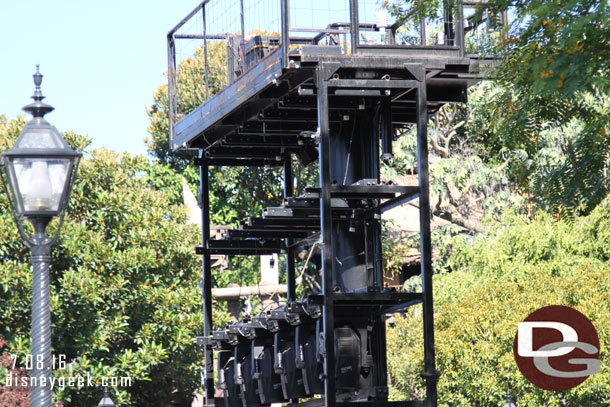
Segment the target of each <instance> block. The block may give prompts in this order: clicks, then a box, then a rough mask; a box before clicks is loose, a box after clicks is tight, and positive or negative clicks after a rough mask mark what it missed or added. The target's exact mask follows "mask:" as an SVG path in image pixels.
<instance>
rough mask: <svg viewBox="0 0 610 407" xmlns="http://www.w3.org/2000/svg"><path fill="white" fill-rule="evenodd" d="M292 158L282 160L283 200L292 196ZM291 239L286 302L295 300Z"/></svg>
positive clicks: (288, 246) (290, 240) (287, 243)
mask: <svg viewBox="0 0 610 407" xmlns="http://www.w3.org/2000/svg"><path fill="white" fill-rule="evenodd" d="M292 178H293V174H292V156H291V155H290V154H287V155H286V157H285V159H284V198H288V197H289V196H292V193H293V189H294V185H293V179H292ZM291 245H292V239H286V284H287V286H288V293H287V297H288V301H295V300H296V285H295V278H296V277H295V269H294V266H295V265H294V248H293V247H291Z"/></svg>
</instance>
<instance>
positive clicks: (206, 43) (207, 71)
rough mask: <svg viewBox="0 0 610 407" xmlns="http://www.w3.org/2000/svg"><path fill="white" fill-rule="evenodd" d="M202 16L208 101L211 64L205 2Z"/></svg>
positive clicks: (206, 98) (207, 96) (208, 96)
mask: <svg viewBox="0 0 610 407" xmlns="http://www.w3.org/2000/svg"><path fill="white" fill-rule="evenodd" d="M201 17H202V18H203V59H204V64H205V100H206V101H207V100H208V99H209V98H210V90H209V89H210V88H209V82H208V77H209V75H210V73H209V70H210V68H209V66H208V37H207V27H206V21H205V4H204V5H203V7H202V8H201Z"/></svg>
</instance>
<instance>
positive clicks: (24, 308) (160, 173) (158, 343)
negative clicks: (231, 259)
mask: <svg viewBox="0 0 610 407" xmlns="http://www.w3.org/2000/svg"><path fill="white" fill-rule="evenodd" d="M23 124H24V121H23V119H21V118H20V119H18V120H14V121H7V120H6V118H5V117H4V116H0V146H2V147H3V148H4V149H6V147H7V146H10V145H12V144H13V143H14V140H15V138H16V136H17V134H18V133H19V131H20V129H21V127H22V126H23ZM64 136H65V137H66V139H67V140H68V142H69V143H70V144H71V145H72V146H73V147H76V148H79V149H82V148H84V147H85V146H86V145H87V144H88V140H87V139H86V138H85V137H79V136H77V135H75V134H71V133H69V134H65V135H64ZM164 171H165V170H164V169H163V167H162V166H160V165H159V164H156V163H151V162H149V161H148V160H146V159H144V158H143V157H133V156H130V155H128V154H123V155H117V154H115V153H113V152H110V151H108V150H104V149H98V150H94V151H92V152H90V153H85V158H84V159H83V160H82V162H81V165H80V168H79V171H78V175H77V178H76V183H75V185H74V188H73V191H72V197H71V200H70V204H69V208H68V212H67V216H66V220H65V223H64V225H63V227H62V231H61V234H60V238H59V241H58V242H57V244H56V245H55V246H54V248H53V249H52V266H51V284H52V287H51V313H52V316H53V317H52V318H53V353H54V354H56V355H65V356H66V362H67V363H69V364H70V366H71V367H70V369H65V370H55V371H54V375H55V376H56V377H71V376H83V377H85V378H86V377H87V375H88V374H90V375H91V377H92V378H93V380H94V381H96V382H97V383H98V384H99V381H100V380H102V377H130V378H131V379H132V383H131V387H119V388H118V389H116V393H114V394H113V399H114V401H115V403H116V404H117V405H120V406H144V405H145V406H167V405H168V404H169V403H170V402H171V399H172V392H174V390H177V391H178V394H182V395H186V396H187V397H190V396H191V394H192V392H193V391H194V390H195V389H196V388H197V387H198V386H199V371H198V369H199V368H198V366H200V365H201V354H200V350H199V348H198V347H196V346H194V344H193V339H194V337H195V336H197V335H198V334H200V331H201V326H202V319H203V318H202V313H201V300H200V297H199V293H198V280H199V277H200V262H199V259H198V258H197V257H196V256H195V254H194V250H193V248H194V246H195V245H196V244H197V243H198V241H199V234H198V231H197V228H196V227H195V226H192V225H187V224H186V213H185V211H184V209H183V207H182V205H178V203H179V200H178V199H176V197H175V196H173V195H172V194H170V193H168V189H167V188H165V187H164V185H170V184H172V182H171V176H173V175H174V173H173V172H171V173H165V172H164ZM159 178H163V179H164V180H163V181H161V180H160V179H159ZM152 179H154V180H155V182H152V181H151V180H152ZM171 189H172V188H170V190H171ZM0 208H1V209H0V241H1V244H0V263H1V268H0V269H1V270H2V272H1V273H0V321H2V322H1V323H0V337H4V338H6V339H7V340H8V348H9V349H10V351H11V353H14V354H17V355H19V357H20V359H19V366H23V365H24V360H23V357H24V356H25V355H26V354H27V353H28V352H29V348H30V340H29V336H30V308H31V281H32V274H31V270H30V256H29V251H28V250H27V249H26V248H25V246H24V244H23V242H22V241H21V239H20V237H19V235H18V233H17V230H16V227H15V225H14V222H13V219H12V217H11V215H10V212H9V210H8V208H7V200H6V197H5V196H4V194H2V197H1V198H0ZM50 228H53V224H52V225H50ZM66 380H67V379H66ZM100 395H101V390H100V389H99V388H83V389H77V388H73V387H70V388H68V387H66V388H65V389H63V390H62V389H57V388H56V397H57V399H58V400H61V401H63V402H65V404H66V405H67V406H87V405H95V403H97V401H99V398H100Z"/></svg>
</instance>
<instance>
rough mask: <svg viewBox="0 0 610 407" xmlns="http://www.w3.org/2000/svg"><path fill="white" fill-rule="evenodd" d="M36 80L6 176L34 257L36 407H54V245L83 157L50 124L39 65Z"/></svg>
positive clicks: (7, 157) (6, 156)
mask: <svg viewBox="0 0 610 407" xmlns="http://www.w3.org/2000/svg"><path fill="white" fill-rule="evenodd" d="M33 76H34V84H35V85H36V90H35V92H34V96H32V99H34V103H31V104H29V105H27V106H25V107H24V108H23V110H25V111H26V112H27V113H30V114H31V115H32V116H33V118H32V120H30V121H29V122H28V123H27V124H26V126H25V127H24V128H23V130H22V131H21V134H20V135H19V137H18V138H17V141H15V144H14V145H13V148H11V149H10V150H9V151H7V152H5V153H3V154H1V164H2V170H3V171H2V172H1V176H2V184H3V186H4V191H5V192H6V195H7V197H8V201H9V206H10V208H11V212H12V214H13V218H14V219H15V224H16V225H17V229H18V230H19V234H20V236H21V238H22V239H23V241H24V243H25V245H26V246H27V247H29V248H30V250H31V254H32V273H33V279H32V280H33V283H32V331H31V335H32V349H31V353H30V356H31V358H32V369H31V371H30V407H51V405H52V402H53V391H52V387H51V375H52V371H51V369H52V366H51V305H50V297H51V292H50V279H49V266H50V263H51V246H53V244H55V242H56V241H57V237H58V236H59V231H60V229H61V225H62V223H63V219H64V215H65V213H66V207H67V204H68V199H69V197H70V190H71V189H72V184H73V182H74V178H75V175H76V169H77V167H78V162H79V160H80V158H81V156H82V154H81V153H80V152H77V151H74V150H72V149H71V148H70V146H69V145H68V143H66V140H64V139H63V137H62V136H61V135H60V134H59V132H58V131H57V129H56V128H55V127H53V126H52V125H51V124H50V123H49V122H47V121H46V120H45V119H44V115H45V114H47V113H49V112H51V111H52V110H54V109H53V107H52V106H49V105H47V104H46V103H43V102H42V99H44V96H43V95H42V92H41V90H40V84H41V83H42V75H41V74H40V72H39V71H38V66H36V73H35V74H34V75H33ZM55 217H59V223H58V225H57V230H56V231H55V234H54V235H53V236H52V237H49V236H48V235H47V234H46V228H47V225H48V224H49V222H51V220H53V218H55ZM26 221H27V222H30V223H31V224H32V226H33V227H34V234H33V235H32V236H28V235H27V233H26V231H25V229H24V225H23V224H24V222H26Z"/></svg>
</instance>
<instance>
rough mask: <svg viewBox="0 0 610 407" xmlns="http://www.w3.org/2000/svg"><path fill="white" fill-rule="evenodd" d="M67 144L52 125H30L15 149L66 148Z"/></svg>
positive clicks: (23, 132) (20, 137)
mask: <svg viewBox="0 0 610 407" xmlns="http://www.w3.org/2000/svg"><path fill="white" fill-rule="evenodd" d="M66 146H67V144H65V141H63V139H62V138H61V136H60V135H59V132H58V131H57V130H56V129H55V127H53V126H51V125H50V124H48V123H47V124H32V125H30V124H28V125H26V127H25V128H24V129H23V131H22V133H21V135H20V136H19V139H18V140H17V142H16V143H15V145H14V146H13V148H37V149H46V148H66Z"/></svg>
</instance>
